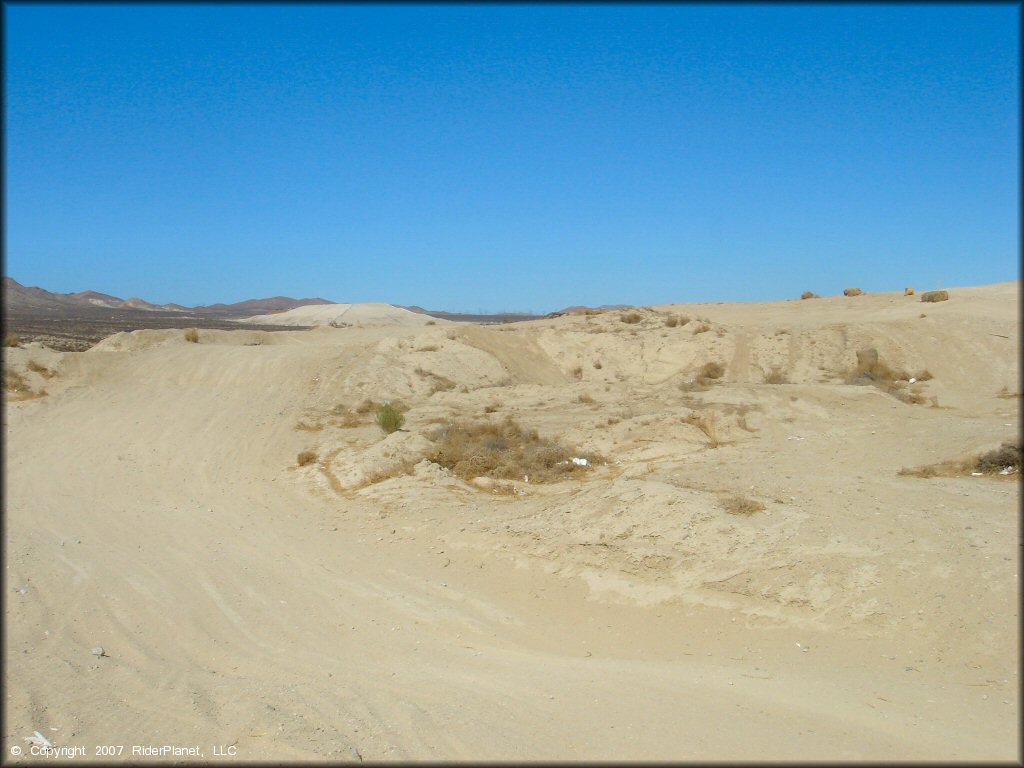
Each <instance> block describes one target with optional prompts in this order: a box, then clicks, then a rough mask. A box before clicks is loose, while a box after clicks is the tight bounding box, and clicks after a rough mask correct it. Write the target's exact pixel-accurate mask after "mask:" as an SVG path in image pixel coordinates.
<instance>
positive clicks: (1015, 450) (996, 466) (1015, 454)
mask: <svg viewBox="0 0 1024 768" xmlns="http://www.w3.org/2000/svg"><path fill="white" fill-rule="evenodd" d="M1020 457H1021V451H1020V441H1019V440H1018V441H1017V442H1015V443H1003V444H1002V445H1001V446H1000V447H998V448H996V449H994V450H991V451H988V452H987V453H983V454H982V455H981V456H979V457H978V458H977V460H976V461H975V462H974V471H975V472H985V473H986V474H995V473H997V472H1000V471H1002V470H1004V469H1006V467H1010V468H1011V469H1012V470H1014V471H1016V472H1020Z"/></svg>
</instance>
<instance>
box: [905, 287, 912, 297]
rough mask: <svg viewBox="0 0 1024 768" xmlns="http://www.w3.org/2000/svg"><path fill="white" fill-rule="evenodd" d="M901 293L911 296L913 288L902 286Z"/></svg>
mask: <svg viewBox="0 0 1024 768" xmlns="http://www.w3.org/2000/svg"><path fill="white" fill-rule="evenodd" d="M903 295H904V296H913V295H914V289H913V288H904V289H903Z"/></svg>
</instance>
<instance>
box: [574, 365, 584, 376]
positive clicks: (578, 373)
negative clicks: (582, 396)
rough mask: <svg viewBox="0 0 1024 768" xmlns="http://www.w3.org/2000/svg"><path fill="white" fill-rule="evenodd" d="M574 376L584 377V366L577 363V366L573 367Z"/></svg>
mask: <svg viewBox="0 0 1024 768" xmlns="http://www.w3.org/2000/svg"><path fill="white" fill-rule="evenodd" d="M572 376H573V378H574V379H582V378H583V366H581V365H577V366H576V367H575V368H573V369H572Z"/></svg>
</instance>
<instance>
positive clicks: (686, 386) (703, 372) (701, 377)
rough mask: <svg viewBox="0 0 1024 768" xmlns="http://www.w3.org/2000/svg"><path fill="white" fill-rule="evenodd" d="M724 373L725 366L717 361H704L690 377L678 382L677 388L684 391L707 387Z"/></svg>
mask: <svg viewBox="0 0 1024 768" xmlns="http://www.w3.org/2000/svg"><path fill="white" fill-rule="evenodd" d="M724 375H725V366H724V365H722V364H721V363H719V362H715V361H712V362H709V363H704V365H702V366H701V367H700V369H699V370H698V371H697V373H696V374H695V375H694V377H693V378H692V379H686V380H685V381H683V382H682V383H680V385H679V388H680V389H681V390H683V391H684V392H690V391H694V390H702V389H707V388H708V387H709V386H710V385H711V383H712V382H715V381H718V380H719V379H721V378H722V376H724Z"/></svg>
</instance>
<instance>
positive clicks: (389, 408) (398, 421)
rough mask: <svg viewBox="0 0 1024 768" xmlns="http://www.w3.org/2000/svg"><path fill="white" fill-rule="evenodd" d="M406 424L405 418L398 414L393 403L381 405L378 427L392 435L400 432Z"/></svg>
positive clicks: (378, 411)
mask: <svg viewBox="0 0 1024 768" xmlns="http://www.w3.org/2000/svg"><path fill="white" fill-rule="evenodd" d="M404 423H405V416H403V415H402V414H401V413H399V412H398V409H396V408H395V407H394V406H393V405H391V403H381V404H380V406H379V407H378V408H377V426H378V427H380V428H381V429H383V430H384V433H385V434H388V435H390V434H391V433H392V432H396V431H398V430H399V429H400V428H401V427H402V425H403V424H404Z"/></svg>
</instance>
